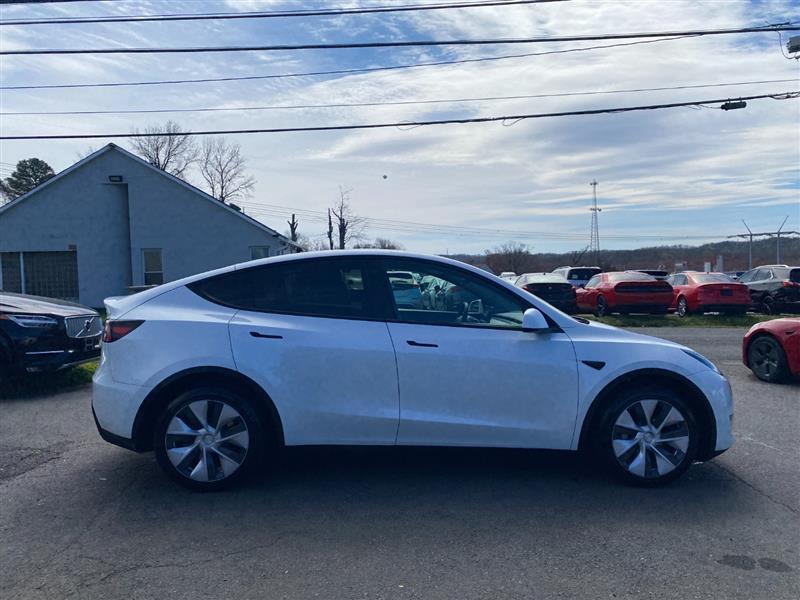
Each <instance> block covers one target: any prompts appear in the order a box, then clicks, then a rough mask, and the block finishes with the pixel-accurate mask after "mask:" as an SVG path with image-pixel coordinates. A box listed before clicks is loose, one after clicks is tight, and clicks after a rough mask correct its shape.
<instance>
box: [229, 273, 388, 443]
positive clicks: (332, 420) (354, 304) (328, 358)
mask: <svg viewBox="0 0 800 600" xmlns="http://www.w3.org/2000/svg"><path fill="white" fill-rule="evenodd" d="M249 271H251V275H250V277H249V278H247V279H248V280H247V281H246V282H245V283H244V285H248V286H251V288H252V289H251V291H250V292H248V295H249V297H250V298H252V300H251V301H249V302H250V305H249V308H247V307H246V308H244V309H243V310H240V311H239V312H237V313H236V314H235V315H234V317H233V319H232V320H231V321H230V324H229V330H230V338H231V346H232V349H233V356H234V360H235V362H236V367H237V369H238V370H239V371H241V372H242V373H243V374H244V375H246V376H248V377H250V378H251V379H253V380H254V381H256V382H257V383H258V384H259V385H261V387H262V388H263V389H264V390H265V391H266V392H267V393H268V394H269V395H270V397H271V398H272V400H273V402H274V403H275V406H276V409H277V411H278V413H279V415H280V418H281V422H282V425H283V430H284V439H285V441H286V444H287V445H296V444H394V442H395V437H396V434H397V424H398V411H399V397H398V389H397V366H396V362H395V355H394V348H393V346H392V341H391V338H390V337H389V333H388V331H387V328H386V323H385V322H384V320H383V318H382V315H377V314H376V312H375V311H376V310H377V308H376V307H377V303H376V302H375V301H374V291H375V289H376V288H375V283H374V281H380V282H382V280H380V279H377V278H376V277H374V276H372V275H370V267H369V265H368V263H367V261H361V260H357V259H353V258H348V257H342V258H335V259H315V260H294V261H288V262H285V263H277V264H273V265H265V266H263V267H255V268H254V269H250V270H249ZM245 272H246V271H241V272H239V273H240V274H241V273H245ZM240 277H241V275H240Z"/></svg>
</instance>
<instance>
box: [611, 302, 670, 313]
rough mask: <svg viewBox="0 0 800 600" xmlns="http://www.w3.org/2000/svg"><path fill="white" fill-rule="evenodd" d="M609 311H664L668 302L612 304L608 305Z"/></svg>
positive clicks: (666, 309)
mask: <svg viewBox="0 0 800 600" xmlns="http://www.w3.org/2000/svg"><path fill="white" fill-rule="evenodd" d="M608 310H609V312H631V313H653V312H656V313H665V312H667V311H668V310H669V303H668V302H641V303H625V304H614V305H613V306H609V307H608Z"/></svg>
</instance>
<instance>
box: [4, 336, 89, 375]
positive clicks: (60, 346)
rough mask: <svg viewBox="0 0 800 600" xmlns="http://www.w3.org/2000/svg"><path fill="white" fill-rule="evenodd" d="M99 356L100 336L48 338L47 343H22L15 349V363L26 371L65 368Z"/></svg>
mask: <svg viewBox="0 0 800 600" xmlns="http://www.w3.org/2000/svg"><path fill="white" fill-rule="evenodd" d="M98 358H100V336H99V335H97V336H93V337H87V338H64V339H59V340H53V341H51V340H48V343H37V344H30V345H27V344H23V345H21V347H20V348H18V351H17V364H18V365H19V366H20V367H21V368H22V369H24V370H26V371H32V372H36V371H53V370H57V369H66V368H68V367H73V366H75V365H79V364H81V363H85V362H89V361H92V360H97V359H98Z"/></svg>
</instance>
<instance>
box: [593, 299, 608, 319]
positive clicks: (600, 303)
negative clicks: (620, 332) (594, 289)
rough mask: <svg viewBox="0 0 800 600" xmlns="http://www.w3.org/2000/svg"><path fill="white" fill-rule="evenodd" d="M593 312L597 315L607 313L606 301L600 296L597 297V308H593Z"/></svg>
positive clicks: (603, 315) (601, 315)
mask: <svg viewBox="0 0 800 600" xmlns="http://www.w3.org/2000/svg"><path fill="white" fill-rule="evenodd" d="M594 314H595V316H597V317H605V316H606V315H607V314H608V303H606V299H605V298H603V297H602V296H598V297H597V308H595V309H594Z"/></svg>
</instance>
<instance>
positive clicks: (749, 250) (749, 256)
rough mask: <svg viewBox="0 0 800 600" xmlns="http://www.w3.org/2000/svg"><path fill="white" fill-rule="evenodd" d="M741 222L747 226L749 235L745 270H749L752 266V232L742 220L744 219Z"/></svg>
mask: <svg viewBox="0 0 800 600" xmlns="http://www.w3.org/2000/svg"><path fill="white" fill-rule="evenodd" d="M742 223H744V226H745V227H746V228H747V233H748V235H749V236H750V243H749V244H748V245H747V250H748V253H747V270H748V271H749V270H750V269H752V268H753V232H752V231H751V230H750V228H749V227H747V223H745V222H744V219H742Z"/></svg>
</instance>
